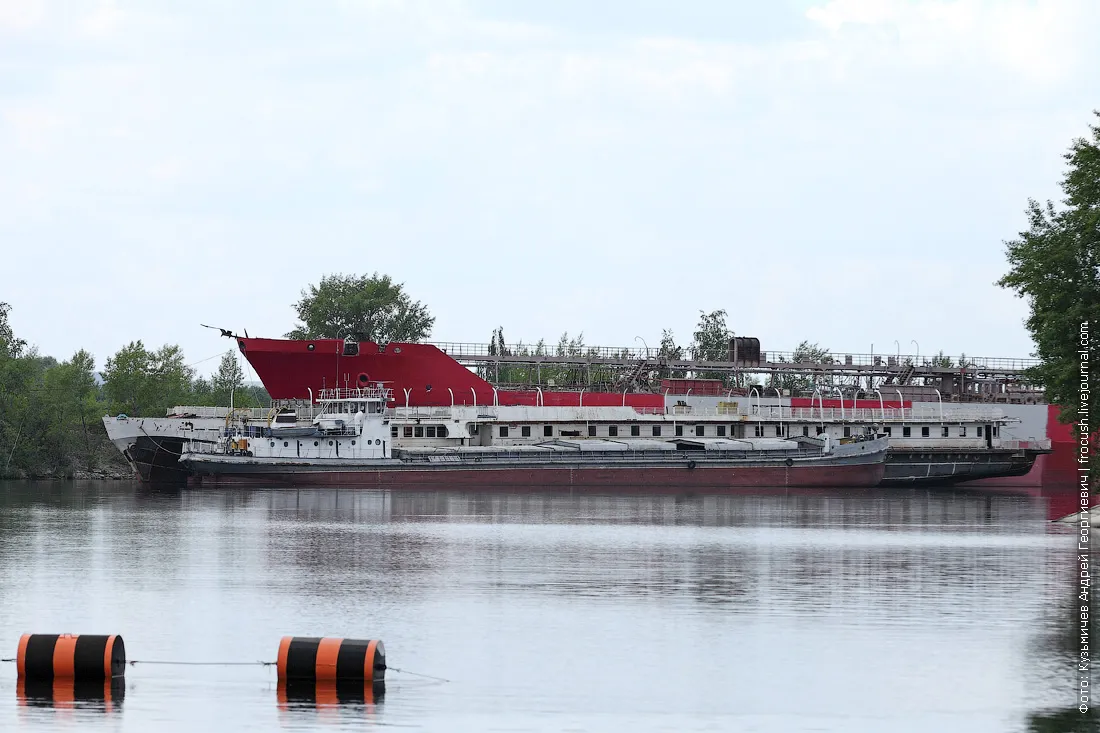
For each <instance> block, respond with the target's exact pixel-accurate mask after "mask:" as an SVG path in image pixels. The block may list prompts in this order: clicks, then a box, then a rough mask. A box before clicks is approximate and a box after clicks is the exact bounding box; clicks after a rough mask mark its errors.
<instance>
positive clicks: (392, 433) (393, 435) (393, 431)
mask: <svg viewBox="0 0 1100 733" xmlns="http://www.w3.org/2000/svg"><path fill="white" fill-rule="evenodd" d="M390 437H391V438H396V437H397V426H396V425H394V426H393V427H392V428H390Z"/></svg>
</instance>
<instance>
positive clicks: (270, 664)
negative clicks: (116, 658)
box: [126, 659, 277, 667]
mask: <svg viewBox="0 0 1100 733" xmlns="http://www.w3.org/2000/svg"><path fill="white" fill-rule="evenodd" d="M126 663H127V664H129V665H130V666H131V667H132V666H134V665H135V664H175V665H186V666H190V667H256V666H263V667H274V666H275V665H276V664H277V663H276V662H260V661H256V662H177V661H174V660H166V659H131V660H129V661H127V662H126Z"/></svg>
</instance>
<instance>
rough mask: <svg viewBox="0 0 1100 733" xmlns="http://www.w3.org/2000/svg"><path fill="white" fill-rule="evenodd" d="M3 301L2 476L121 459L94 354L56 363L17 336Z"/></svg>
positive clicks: (66, 471)
mask: <svg viewBox="0 0 1100 733" xmlns="http://www.w3.org/2000/svg"><path fill="white" fill-rule="evenodd" d="M10 310H11V309H10V307H9V306H8V305H7V304H6V303H0V476H42V475H53V476H69V475H72V474H73V473H74V472H76V471H77V470H87V469H96V468H97V467H98V466H99V464H101V463H110V462H111V461H112V459H113V460H114V461H115V462H116V463H118V462H119V461H120V457H119V456H118V454H117V451H115V450H114V448H113V446H111V445H110V444H109V443H108V442H107V438H106V434H105V433H104V430H103V425H102V423H101V422H100V420H99V416H100V415H102V414H103V413H104V412H105V411H106V405H105V404H104V402H103V400H102V398H101V390H100V388H99V386H98V384H97V383H96V378H95V372H94V369H95V359H94V357H93V356H92V355H91V354H89V353H88V352H87V351H84V350H79V351H77V352H76V353H75V354H74V355H73V356H72V358H71V359H69V360H67V361H63V362H61V363H58V362H57V360H56V359H52V358H50V357H43V356H40V355H39V354H38V352H37V350H36V349H35V348H34V347H28V346H27V343H26V342H25V341H24V340H22V339H20V338H17V337H16V336H15V334H14V332H13V330H12V327H11V324H10V322H9V320H8V313H9V312H10Z"/></svg>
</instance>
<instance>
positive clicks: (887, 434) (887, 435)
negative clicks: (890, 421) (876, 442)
mask: <svg viewBox="0 0 1100 733" xmlns="http://www.w3.org/2000/svg"><path fill="white" fill-rule="evenodd" d="M893 430H894V429H893V428H891V427H890V426H889V425H887V426H886V427H884V428H883V429H882V432H884V433H886V437H888V438H889V437H890V433H892V432H893Z"/></svg>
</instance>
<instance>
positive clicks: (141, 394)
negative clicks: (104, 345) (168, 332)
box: [103, 340, 195, 416]
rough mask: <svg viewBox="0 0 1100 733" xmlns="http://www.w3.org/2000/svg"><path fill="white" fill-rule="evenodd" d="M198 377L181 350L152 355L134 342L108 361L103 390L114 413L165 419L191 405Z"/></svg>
mask: <svg viewBox="0 0 1100 733" xmlns="http://www.w3.org/2000/svg"><path fill="white" fill-rule="evenodd" d="M194 377H195V371H194V369H192V368H191V367H189V366H187V365H186V364H185V363H184V361H183V351H182V350H181V349H180V347H179V346H176V345H174V344H165V345H164V346H162V347H161V348H159V349H157V350H156V351H149V350H148V349H146V348H145V345H144V344H143V343H142V342H141V341H140V340H139V341H131V342H130V343H129V344H127V345H126V346H124V347H123V348H122V349H120V350H119V351H118V353H116V354H115V355H114V356H112V357H110V358H109V359H107V364H106V366H105V368H104V370H103V380H104V385H103V389H104V392H105V394H106V396H107V398H108V400H109V401H110V407H111V410H112V411H115V412H125V413H127V414H129V415H145V416H149V415H163V414H164V411H165V410H167V409H168V408H169V407H172V406H174V405H180V404H184V403H186V402H188V401H190V398H191V395H192V380H193V379H194Z"/></svg>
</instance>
